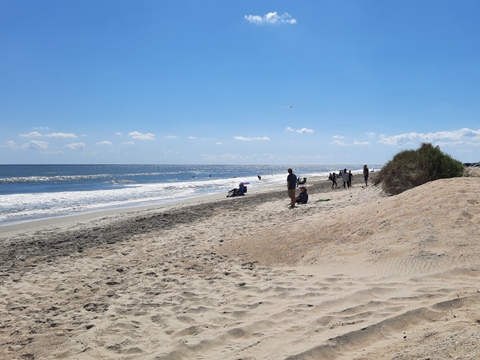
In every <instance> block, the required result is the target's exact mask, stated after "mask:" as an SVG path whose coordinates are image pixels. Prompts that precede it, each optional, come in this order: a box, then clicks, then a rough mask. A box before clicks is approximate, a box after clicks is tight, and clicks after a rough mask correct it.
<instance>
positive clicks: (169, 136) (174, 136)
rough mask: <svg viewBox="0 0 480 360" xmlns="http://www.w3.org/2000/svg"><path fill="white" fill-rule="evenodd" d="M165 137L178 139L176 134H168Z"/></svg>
mask: <svg viewBox="0 0 480 360" xmlns="http://www.w3.org/2000/svg"><path fill="white" fill-rule="evenodd" d="M165 139H178V136H176V135H167V136H165Z"/></svg>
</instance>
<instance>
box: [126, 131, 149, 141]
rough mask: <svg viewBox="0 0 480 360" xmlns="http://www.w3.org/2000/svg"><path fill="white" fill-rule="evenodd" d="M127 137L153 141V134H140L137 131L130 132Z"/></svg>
mask: <svg viewBox="0 0 480 360" xmlns="http://www.w3.org/2000/svg"><path fill="white" fill-rule="evenodd" d="M128 135H130V136H131V137H132V138H133V139H137V140H155V134H152V133H147V134H142V133H141V132H138V131H132V132H129V133H128Z"/></svg>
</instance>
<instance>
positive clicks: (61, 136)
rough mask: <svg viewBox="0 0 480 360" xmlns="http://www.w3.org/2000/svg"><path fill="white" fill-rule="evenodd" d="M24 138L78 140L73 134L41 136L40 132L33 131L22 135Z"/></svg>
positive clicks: (59, 133) (57, 133) (58, 133)
mask: <svg viewBox="0 0 480 360" xmlns="http://www.w3.org/2000/svg"><path fill="white" fill-rule="evenodd" d="M20 136H22V137H52V138H76V137H77V135H75V134H72V133H62V132H56V133H50V134H41V133H39V132H38V131H32V132H29V133H28V134H20Z"/></svg>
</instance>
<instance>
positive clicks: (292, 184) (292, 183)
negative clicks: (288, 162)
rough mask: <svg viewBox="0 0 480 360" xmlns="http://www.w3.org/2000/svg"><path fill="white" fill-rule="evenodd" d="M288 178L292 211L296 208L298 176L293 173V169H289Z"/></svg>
mask: <svg viewBox="0 0 480 360" xmlns="http://www.w3.org/2000/svg"><path fill="white" fill-rule="evenodd" d="M287 172H288V176H287V189H288V197H289V198H290V209H293V208H294V207H295V200H296V199H295V189H296V188H297V175H295V174H294V173H293V170H292V169H290V168H289V169H288V170H287Z"/></svg>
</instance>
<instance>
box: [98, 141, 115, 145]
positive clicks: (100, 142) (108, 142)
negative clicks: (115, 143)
mask: <svg viewBox="0 0 480 360" xmlns="http://www.w3.org/2000/svg"><path fill="white" fill-rule="evenodd" d="M97 145H112V143H111V142H110V141H108V140H105V141H99V142H97Z"/></svg>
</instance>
